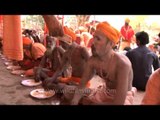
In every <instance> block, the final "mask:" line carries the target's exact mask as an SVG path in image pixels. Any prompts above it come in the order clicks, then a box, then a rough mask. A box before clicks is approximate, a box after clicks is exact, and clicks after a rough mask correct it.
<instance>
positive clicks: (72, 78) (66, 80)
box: [59, 77, 91, 87]
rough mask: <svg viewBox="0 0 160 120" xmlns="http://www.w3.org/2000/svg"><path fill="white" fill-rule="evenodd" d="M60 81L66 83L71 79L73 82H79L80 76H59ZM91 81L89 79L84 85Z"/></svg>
mask: <svg viewBox="0 0 160 120" xmlns="http://www.w3.org/2000/svg"><path fill="white" fill-rule="evenodd" d="M59 80H60V81H61V82H64V83H67V82H70V81H73V82H76V83H78V84H79V83H80V81H81V78H78V77H68V78H62V77H61V78H60V79H59ZM90 85H91V83H90V81H89V82H88V83H87V85H86V87H90Z"/></svg>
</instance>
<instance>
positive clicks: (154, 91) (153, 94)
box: [141, 68, 160, 105]
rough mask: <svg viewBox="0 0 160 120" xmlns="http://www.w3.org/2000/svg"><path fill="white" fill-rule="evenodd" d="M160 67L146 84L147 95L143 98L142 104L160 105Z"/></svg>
mask: <svg viewBox="0 0 160 120" xmlns="http://www.w3.org/2000/svg"><path fill="white" fill-rule="evenodd" d="M159 79H160V68H159V69H157V70H156V71H154V72H153V73H152V74H151V76H150V77H149V80H148V82H147V85H146V91H145V95H144V97H143V100H142V103H141V104H142V105H160V95H159V90H160V84H159Z"/></svg>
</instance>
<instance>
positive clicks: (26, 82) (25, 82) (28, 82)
mask: <svg viewBox="0 0 160 120" xmlns="http://www.w3.org/2000/svg"><path fill="white" fill-rule="evenodd" d="M21 84H22V85H24V86H29V87H33V86H38V85H41V84H42V81H39V82H35V80H34V79H27V80H22V82H21Z"/></svg>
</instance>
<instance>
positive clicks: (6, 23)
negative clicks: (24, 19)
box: [3, 15, 23, 61]
mask: <svg viewBox="0 0 160 120" xmlns="http://www.w3.org/2000/svg"><path fill="white" fill-rule="evenodd" d="M3 54H4V55H5V56H7V58H9V59H13V60H18V61H19V60H23V43H22V28H21V18H20V15H3Z"/></svg>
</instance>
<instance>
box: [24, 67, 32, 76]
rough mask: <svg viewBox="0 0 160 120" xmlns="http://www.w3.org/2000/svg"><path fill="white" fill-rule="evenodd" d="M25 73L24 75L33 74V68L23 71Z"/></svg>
mask: <svg viewBox="0 0 160 120" xmlns="http://www.w3.org/2000/svg"><path fill="white" fill-rule="evenodd" d="M25 75H26V76H33V75H34V71H33V68H32V69H29V70H27V71H25Z"/></svg>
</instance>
